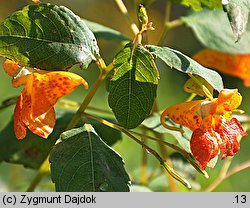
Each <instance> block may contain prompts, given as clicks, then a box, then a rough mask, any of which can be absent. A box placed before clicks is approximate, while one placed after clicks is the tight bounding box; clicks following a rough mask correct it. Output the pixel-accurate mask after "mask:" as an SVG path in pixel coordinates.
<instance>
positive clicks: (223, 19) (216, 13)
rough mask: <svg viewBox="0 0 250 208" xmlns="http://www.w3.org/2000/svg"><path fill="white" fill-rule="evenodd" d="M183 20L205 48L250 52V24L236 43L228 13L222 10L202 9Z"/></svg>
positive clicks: (234, 52)
mask: <svg viewBox="0 0 250 208" xmlns="http://www.w3.org/2000/svg"><path fill="white" fill-rule="evenodd" d="M182 20H183V21H184V22H185V23H186V24H187V26H189V27H191V29H192V30H193V32H194V33H195V35H196V37H197V38H198V40H199V41H200V42H201V43H202V44H203V46H204V47H205V48H209V49H213V50H217V51H222V52H225V53H229V54H249V53H250V47H249V42H250V24H249V22H248V25H247V30H246V32H245V33H244V35H243V37H242V38H241V40H240V41H239V42H237V43H235V37H234V35H233V33H232V29H231V26H230V23H229V21H228V18H227V15H226V13H225V12H223V11H221V10H213V11H209V10H205V9H204V10H202V11H200V12H196V13H192V14H191V15H189V16H186V17H182Z"/></svg>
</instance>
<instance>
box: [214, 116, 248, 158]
mask: <svg viewBox="0 0 250 208" xmlns="http://www.w3.org/2000/svg"><path fill="white" fill-rule="evenodd" d="M216 131H217V132H218V133H219V134H220V140H218V143H219V146H220V150H221V154H222V156H221V157H222V159H224V158H225V157H227V156H234V155H235V154H236V153H237V152H238V150H239V149H240V144H239V142H238V141H237V136H238V135H239V134H240V135H241V136H246V135H247V133H246V132H245V130H244V129H243V128H242V126H241V125H240V122H239V121H238V120H237V119H236V118H232V119H231V120H230V121H227V120H226V119H223V120H222V123H221V126H220V127H218V128H217V129H216Z"/></svg>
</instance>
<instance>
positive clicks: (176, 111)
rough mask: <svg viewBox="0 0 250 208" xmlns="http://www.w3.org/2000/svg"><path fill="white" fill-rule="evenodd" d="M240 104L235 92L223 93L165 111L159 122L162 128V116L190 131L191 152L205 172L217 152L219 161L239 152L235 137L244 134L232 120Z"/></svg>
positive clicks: (224, 91)
mask: <svg viewBox="0 0 250 208" xmlns="http://www.w3.org/2000/svg"><path fill="white" fill-rule="evenodd" d="M241 101H242V97H241V95H240V93H238V90H237V89H234V90H229V89H223V90H222V91H221V92H220V93H219V96H218V98H215V99H213V100H197V101H191V102H185V103H181V104H176V105H173V106H171V107H169V108H167V109H166V110H165V111H164V112H163V113H162V115H161V122H162V123H163V125H164V123H165V116H168V117H169V118H171V119H172V120H173V121H174V122H175V123H178V124H181V125H183V126H185V127H187V128H189V129H191V130H192V131H193V134H192V137H191V140H190V148H191V152H192V154H193V155H194V157H195V158H196V159H197V160H198V161H199V163H200V167H201V168H202V169H204V168H205V167H206V166H207V163H208V162H209V161H210V160H211V159H212V158H214V157H215V156H216V155H218V153H219V149H220V152H221V157H222V159H224V158H225V157H227V156H233V155H235V154H236V152H237V151H238V150H239V148H240V145H239V143H238V141H237V136H238V135H239V134H240V135H242V136H246V135H247V134H246V132H245V131H244V129H243V128H242V126H241V125H240V123H239V121H238V120H237V119H236V118H234V117H232V111H233V110H235V109H237V108H238V107H239V105H240V104H241Z"/></svg>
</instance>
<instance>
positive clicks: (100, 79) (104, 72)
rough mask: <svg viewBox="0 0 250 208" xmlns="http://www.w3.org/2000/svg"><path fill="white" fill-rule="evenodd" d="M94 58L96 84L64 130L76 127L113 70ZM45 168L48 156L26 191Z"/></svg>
mask: <svg viewBox="0 0 250 208" xmlns="http://www.w3.org/2000/svg"><path fill="white" fill-rule="evenodd" d="M96 58H97V61H96V63H97V66H98V67H99V69H100V75H99V77H98V79H97V80H96V82H95V83H94V85H93V87H92V88H91V90H90V91H89V93H88V94H87V96H86V97H85V99H84V100H83V102H82V104H81V106H80V107H79V109H78V110H77V112H76V114H75V115H74V116H73V118H72V119H71V121H70V123H69V124H68V126H67V127H66V130H69V129H72V128H74V127H75V126H76V125H77V123H78V122H79V120H80V119H81V115H82V113H83V112H84V111H85V109H86V108H87V106H88V104H89V103H90V101H91V100H92V98H93V97H94V95H95V93H96V91H97V89H98V88H99V87H100V85H101V84H102V82H103V80H104V79H105V77H106V76H107V74H108V73H109V72H110V71H111V70H112V69H113V63H111V64H110V65H109V66H107V67H106V64H105V63H104V61H103V59H102V58H101V57H96ZM47 166H49V156H48V157H46V159H45V160H44V161H43V163H42V165H41V166H40V168H39V169H38V171H37V174H36V176H35V178H34V179H33V180H32V182H31V184H30V186H29V188H28V189H27V191H30V192H32V191H34V190H35V188H36V187H37V185H38V184H39V183H40V181H41V180H42V178H43V177H44V176H45V175H47V174H48V173H49V169H48V167H47ZM45 170H46V171H45Z"/></svg>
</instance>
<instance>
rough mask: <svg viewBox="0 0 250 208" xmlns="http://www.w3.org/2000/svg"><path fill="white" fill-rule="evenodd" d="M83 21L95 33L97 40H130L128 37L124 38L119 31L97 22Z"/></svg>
mask: <svg viewBox="0 0 250 208" xmlns="http://www.w3.org/2000/svg"><path fill="white" fill-rule="evenodd" d="M83 21H84V22H85V24H86V25H87V27H88V28H89V29H90V30H91V31H92V32H93V33H94V35H95V37H96V38H97V39H106V40H130V39H129V38H128V37H126V36H124V35H123V34H122V33H120V32H118V31H117V30H114V29H112V28H109V27H106V26H104V25H101V24H98V23H96V22H91V21H89V20H83Z"/></svg>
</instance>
